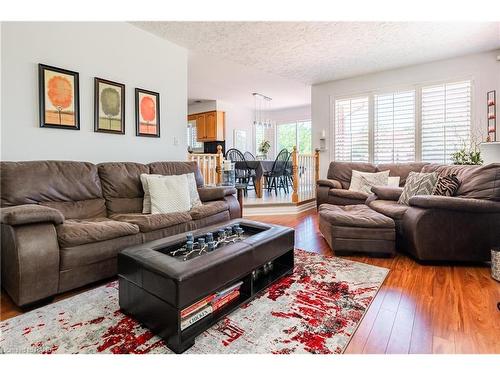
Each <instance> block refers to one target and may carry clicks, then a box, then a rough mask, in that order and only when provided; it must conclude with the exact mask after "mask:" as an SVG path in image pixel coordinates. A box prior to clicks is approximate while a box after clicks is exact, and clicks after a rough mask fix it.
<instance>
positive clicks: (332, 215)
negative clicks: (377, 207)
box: [319, 204, 394, 228]
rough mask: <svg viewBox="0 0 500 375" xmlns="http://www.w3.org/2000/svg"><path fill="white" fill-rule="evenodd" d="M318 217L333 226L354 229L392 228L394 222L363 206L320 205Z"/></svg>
mask: <svg viewBox="0 0 500 375" xmlns="http://www.w3.org/2000/svg"><path fill="white" fill-rule="evenodd" d="M319 213H320V216H321V217H322V218H323V219H324V220H326V221H327V222H329V223H330V224H331V225H334V226H341V227H356V228H394V220H392V219H391V218H389V217H387V216H385V215H382V214H380V213H378V212H376V211H374V210H372V209H371V208H369V207H368V206H366V205H364V204H358V205H350V206H334V205H331V204H322V205H321V206H320V207H319Z"/></svg>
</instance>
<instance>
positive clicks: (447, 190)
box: [432, 174, 460, 197]
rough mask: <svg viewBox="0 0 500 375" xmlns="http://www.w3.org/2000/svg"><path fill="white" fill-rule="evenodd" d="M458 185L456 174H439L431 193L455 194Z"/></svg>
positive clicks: (448, 195)
mask: <svg viewBox="0 0 500 375" xmlns="http://www.w3.org/2000/svg"><path fill="white" fill-rule="evenodd" d="M459 187H460V180H459V179H458V178H457V175H456V174H450V175H448V176H439V178H438V181H437V184H436V186H434V190H433V191H432V195H443V196H446V197H453V196H454V195H456V194H457V191H458V188H459Z"/></svg>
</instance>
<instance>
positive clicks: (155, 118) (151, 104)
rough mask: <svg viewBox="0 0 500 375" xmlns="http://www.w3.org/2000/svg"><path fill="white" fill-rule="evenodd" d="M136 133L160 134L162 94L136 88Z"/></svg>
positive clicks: (152, 135)
mask: <svg viewBox="0 0 500 375" xmlns="http://www.w3.org/2000/svg"><path fill="white" fill-rule="evenodd" d="M135 135H137V136H140V137H159V136H160V94H159V93H157V92H153V91H148V90H143V89H138V88H136V89H135Z"/></svg>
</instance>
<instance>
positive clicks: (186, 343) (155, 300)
mask: <svg viewBox="0 0 500 375" xmlns="http://www.w3.org/2000/svg"><path fill="white" fill-rule="evenodd" d="M294 237H295V236H294V230H293V229H291V228H287V227H282V226H279V225H271V224H264V223H259V222H256V221H250V220H243V219H236V220H232V221H229V222H226V223H221V224H219V225H214V226H210V227H205V228H202V229H199V230H196V231H193V232H190V233H183V234H179V235H176V236H171V237H168V238H164V239H160V240H156V241H151V242H148V243H145V244H142V245H137V246H133V247H129V248H127V249H125V250H123V251H122V252H120V253H119V254H118V277H119V302H120V308H121V309H122V310H123V311H124V312H125V313H127V314H130V315H132V316H133V317H134V318H136V319H137V320H138V321H139V322H141V323H143V324H144V325H145V326H146V327H148V328H149V329H151V331H153V332H155V333H156V334H158V335H159V336H161V337H162V338H163V339H165V341H166V343H167V346H168V347H169V348H170V349H172V350H173V351H174V352H176V353H181V352H183V351H185V350H187V349H188V348H189V347H191V346H192V345H193V344H194V340H195V337H196V336H197V335H199V334H200V333H202V332H203V331H205V330H206V329H208V328H209V327H210V326H211V325H213V324H215V323H216V322H217V321H219V320H220V319H222V318H223V317H225V316H226V315H227V314H229V313H230V312H232V311H234V310H235V309H237V308H238V307H239V306H240V305H241V304H243V303H247V302H248V301H250V300H251V299H252V298H253V297H255V295H256V293H258V292H260V291H262V290H263V289H265V288H266V287H267V286H269V285H270V284H271V283H273V282H275V281H276V280H278V279H279V278H281V277H283V276H284V275H287V274H291V273H292V272H293V266H294V254H293V252H294V243H295V239H294Z"/></svg>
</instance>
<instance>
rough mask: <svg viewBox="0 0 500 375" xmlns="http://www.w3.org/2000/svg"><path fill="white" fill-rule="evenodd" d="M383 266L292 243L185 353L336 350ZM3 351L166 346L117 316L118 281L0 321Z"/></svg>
mask: <svg viewBox="0 0 500 375" xmlns="http://www.w3.org/2000/svg"><path fill="white" fill-rule="evenodd" d="M387 273H388V269H386V268H381V267H375V266H371V265H368V264H364V263H359V262H353V261H349V260H346V259H341V258H337V257H325V256H322V255H319V254H315V253H311V252H306V251H302V250H295V269H294V273H293V275H291V276H288V277H284V278H282V279H280V280H279V281H278V282H276V283H275V284H273V285H272V286H271V287H270V288H268V289H267V290H265V291H263V292H261V293H260V294H259V295H258V296H257V297H256V298H255V299H254V300H253V301H252V302H250V303H248V304H246V305H244V306H242V307H241V308H239V309H237V310H236V311H235V312H233V313H232V314H230V315H229V316H228V317H227V318H225V319H223V320H222V321H220V322H219V323H218V324H216V325H214V326H213V327H212V328H210V329H209V330H208V331H206V332H205V333H203V334H201V335H200V336H198V337H197V339H196V343H195V345H194V346H193V347H191V348H190V349H189V350H187V351H186V352H185V353H191V354H201V353H212V354H218V353H275V354H289V353H324V354H329V353H342V352H343V351H344V350H345V348H346V347H347V344H348V343H349V340H350V338H351V337H352V335H353V334H354V332H355V330H356V328H357V326H358V325H359V323H360V322H361V319H362V318H363V316H364V313H365V311H366V310H367V308H368V307H369V305H370V303H371V301H372V300H373V298H374V297H375V295H376V293H377V291H378V289H379V288H380V286H381V285H382V283H383V282H384V279H385V277H386V276H387ZM0 328H1V337H0V350H2V351H3V352H4V353H135V354H142V353H172V352H171V351H170V350H169V349H168V348H167V347H166V345H165V343H164V342H163V340H162V339H160V338H159V337H158V336H156V335H154V334H153V333H151V332H150V331H149V330H148V329H146V328H144V327H142V326H141V325H140V324H139V323H138V322H137V321H135V320H134V319H132V318H130V317H128V316H126V315H124V314H123V313H122V312H121V311H120V309H119V305H118V282H117V281H114V282H111V283H109V284H108V285H104V286H101V287H98V288H96V289H93V290H90V291H87V292H84V293H81V294H79V295H76V296H74V297H71V298H68V299H65V300H62V301H59V302H56V303H53V304H51V305H48V306H44V307H42V308H39V309H37V310H33V311H31V312H28V313H25V314H23V315H21V316H18V317H14V318H12V319H9V320H6V321H4V322H1V323H0Z"/></svg>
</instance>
